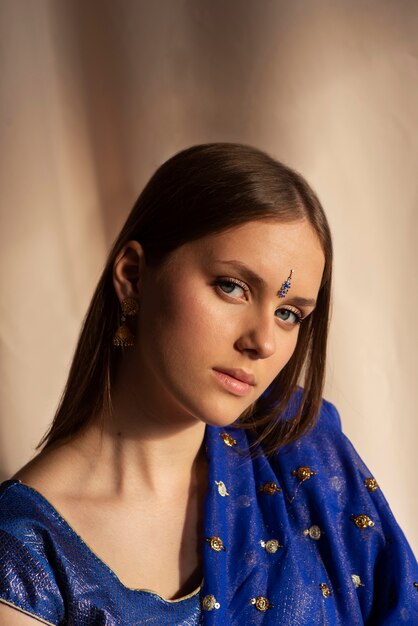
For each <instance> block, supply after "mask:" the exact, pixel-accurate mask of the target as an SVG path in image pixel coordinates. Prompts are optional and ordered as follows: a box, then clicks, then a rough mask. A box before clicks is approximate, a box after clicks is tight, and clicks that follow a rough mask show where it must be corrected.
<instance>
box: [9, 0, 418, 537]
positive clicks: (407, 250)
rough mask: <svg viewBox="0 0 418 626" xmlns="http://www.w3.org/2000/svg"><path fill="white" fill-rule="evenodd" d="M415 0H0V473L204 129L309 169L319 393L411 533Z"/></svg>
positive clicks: (45, 407)
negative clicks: (321, 211)
mask: <svg viewBox="0 0 418 626" xmlns="http://www.w3.org/2000/svg"><path fill="white" fill-rule="evenodd" d="M417 32H418V4H417V3H416V2H415V1H414V0H399V1H398V0H368V1H367V2H352V1H350V0H346V1H345V2H344V1H340V2H335V1H334V0H315V2H311V1H309V0H298V2H289V1H288V0H275V1H268V0H265V1H263V2H260V1H259V0H228V2H225V1H224V0H211V1H210V2H208V1H206V0H193V1H192V0H175V1H173V0H156V1H155V2H149V1H147V0H120V1H118V2H115V1H114V0H88V2H86V1H85V0H36V1H34V0H33V1H28V0H1V2H0V41H1V54H0V90H1V94H0V97H1V105H0V132H1V151H0V261H1V262H0V292H1V297H0V302H1V308H0V370H1V376H0V416H1V417H0V477H1V479H2V480H3V479H6V478H7V477H9V476H10V475H12V474H13V473H14V472H15V471H16V470H17V469H18V468H19V467H20V466H22V465H23V464H24V463H26V462H27V460H28V459H29V458H30V456H31V455H32V454H33V451H34V446H35V445H36V443H37V442H38V441H39V439H40V438H41V436H42V434H43V433H44V432H45V430H46V428H47V426H48V424H49V422H50V420H51V418H52V416H53V413H54V410H55V408H56V406H57V402H58V399H59V396H60V394H61V391H62V389H63V387H64V383H65V379H66V375H67V372H68V367H69V363H70V360H71V355H72V352H73V349H74V345H75V342H76V339H77V336H78V333H79V329H80V325H81V322H82V319H83V317H84V315H85V311H86V309H87V306H88V302H89V299H90V297H91V295H92V293H93V290H94V287H95V285H96V282H97V280H98V277H99V274H100V271H101V268H102V266H103V263H104V260H105V255H106V250H107V249H108V248H109V246H110V244H111V241H112V240H113V239H114V237H115V235H116V233H117V232H118V230H119V228H120V226H121V225H122V223H123V221H124V220H125V218H126V216H127V214H128V211H129V210H130V207H131V206H132V204H133V202H134V200H135V198H136V196H137V195H138V194H139V192H140V190H141V189H142V188H143V186H144V184H145V183H146V181H147V179H148V178H149V176H150V175H151V174H152V173H153V171H154V170H155V168H156V167H157V166H158V165H159V164H160V163H162V162H163V161H164V160H165V159H166V158H168V157H169V156H171V155H172V154H173V153H174V152H176V151H178V150H180V149H182V148H185V147H186V146H189V145H191V144H194V143H200V142H205V141H238V142H244V143H249V144H253V145H255V146H257V147H260V148H261V149H264V150H266V151H268V152H270V153H271V154H272V155H273V156H275V157H277V158H279V159H282V160H283V161H285V162H286V163H288V164H289V165H291V166H293V167H295V168H296V169H298V170H300V171H301V172H302V173H303V174H304V175H305V176H306V177H307V179H308V180H309V181H310V183H311V184H312V185H313V187H314V188H315V189H316V191H317V192H318V195H319V197H320V199H321V201H322V203H323V205H324V207H325V210H326V213H327V215H328V217H329V220H330V223H331V227H332V231H333V235H334V242H335V255H336V264H335V281H334V284H335V288H334V306H333V320H332V326H331V342H330V350H329V364H328V382H327V388H326V395H327V397H329V398H330V399H332V400H333V401H334V402H335V403H336V405H337V406H338V407H339V408H340V409H341V411H342V412H343V414H344V423H345V429H346V431H347V433H348V434H349V436H350V438H351V439H352V440H353V442H354V443H355V445H356V447H357V449H358V450H359V452H360V453H361V455H362V456H363V457H364V458H365V459H366V460H367V462H368V463H370V464H371V465H372V466H373V467H374V468H375V471H376V473H377V475H378V477H379V482H380V483H381V484H382V486H383V488H384V491H385V493H386V494H387V497H388V500H389V502H390V504H391V506H392V507H393V510H394V511H395V512H396V515H397V517H398V519H399V520H400V522H401V524H402V527H404V528H405V531H406V534H407V536H408V537H410V540H411V542H413V543H414V544H415V549H418V536H417V530H416V523H415V520H416V518H417V515H418V510H417V506H418V501H417V499H416V498H412V497H411V494H413V493H415V492H416V467H415V456H416V454H415V448H416V441H417V427H418V421H417V420H416V405H417V398H416V393H417V385H416V381H415V379H416V372H417V355H418V350H417V349H416V343H417V327H416V324H415V322H414V320H415V314H416V310H417V306H418V299H417V298H418V295H417V289H416V285H417V281H416V267H417V254H418V247H417V245H416V241H417V234H418V225H417V216H418V213H417V197H418V179H417V176H416V164H417V161H418V133H417V131H416V129H417V112H418V87H417V85H418V81H417V75H418V61H417V59H418V50H417V36H416V34H417Z"/></svg>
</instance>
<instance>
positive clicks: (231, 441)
mask: <svg viewBox="0 0 418 626" xmlns="http://www.w3.org/2000/svg"><path fill="white" fill-rule="evenodd" d="M219 435H220V437H222V441H223V442H224V444H225V445H227V446H229V447H230V448H232V446H236V445H237V442H236V440H235V439H234V438H233V437H231V435H228V433H219Z"/></svg>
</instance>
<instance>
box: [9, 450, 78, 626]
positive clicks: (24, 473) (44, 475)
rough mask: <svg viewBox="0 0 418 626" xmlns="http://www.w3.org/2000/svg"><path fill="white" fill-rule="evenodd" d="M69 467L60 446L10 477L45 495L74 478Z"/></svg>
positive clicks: (68, 459)
mask: <svg viewBox="0 0 418 626" xmlns="http://www.w3.org/2000/svg"><path fill="white" fill-rule="evenodd" d="M71 467H73V468H74V465H73V466H72V460H71V453H70V450H69V449H68V448H67V447H66V446H62V447H60V448H57V449H55V450H47V451H43V452H40V453H39V454H37V455H36V456H35V457H34V458H33V459H31V460H30V461H29V462H28V463H26V465H24V466H23V467H21V468H20V469H19V470H18V471H17V472H16V473H15V474H14V475H13V476H12V477H11V478H12V479H15V480H21V481H22V483H25V484H26V485H29V487H33V488H34V489H37V490H38V491H40V492H41V493H44V494H45V495H47V494H52V493H57V492H58V493H59V492H60V491H61V490H62V489H63V488H65V485H66V483H67V482H69V481H70V480H71V477H73V478H74V474H73V472H72V471H71ZM0 626H1V624H0Z"/></svg>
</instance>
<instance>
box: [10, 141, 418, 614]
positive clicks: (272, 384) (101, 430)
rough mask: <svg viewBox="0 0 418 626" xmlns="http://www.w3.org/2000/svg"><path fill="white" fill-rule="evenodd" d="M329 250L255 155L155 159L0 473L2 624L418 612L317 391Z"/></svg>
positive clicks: (303, 197) (205, 151)
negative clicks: (27, 440) (38, 427)
mask: <svg viewBox="0 0 418 626" xmlns="http://www.w3.org/2000/svg"><path fill="white" fill-rule="evenodd" d="M331 265H332V245H331V237H330V232H329V227H328V224H327V221H326V218H325V216H324V213H323V210H322V208H321V205H320V203H319V201H318V199H317V197H316V195H315V194H314V192H313V191H312V190H311V188H310V187H309V186H308V184H307V183H306V181H305V180H304V179H303V178H302V177H301V176H300V175H298V174H297V173H295V172H294V171H292V170H291V169H289V168H287V167H285V166H284V165H282V164H280V163H278V162H276V161H274V160H273V159H271V158H270V157H269V156H267V155H266V154H264V153H262V152H260V151H258V150H255V149H253V148H250V147H248V146H242V145H236V144H208V145H201V146H195V147H193V148H190V149H188V150H185V151H183V152H181V153H179V154H177V155H176V156H174V157H173V158H171V159H170V160H169V161H167V162H166V163H165V164H163V165H162V166H161V167H160V168H159V169H158V170H157V172H156V173H155V174H154V176H153V177H152V178H151V180H150V182H149V183H148V185H147V186H146V188H145V189H144V191H143V192H142V194H141V196H140V197H139V199H138V201H137V203H136V204H135V206H134V208H133V210H132V212H131V214H130V215H129V217H128V220H127V222H126V224H125V226H124V227H123V229H122V232H121V233H120V235H119V237H118V239H117V241H116V243H115V244H114V247H113V250H112V251H111V253H110V255H109V259H108V262H107V264H106V267H105V269H104V272H103V274H102V277H101V279H100V281H99V284H98V286H97V289H96V292H95V294H94V296H93V299H92V302H91V305H90V308H89V311H88V313H87V316H86V319H85V322H84V326H83V330H82V333H81V336H80V339H79V342H78V346H77V349H76V353H75V356H74V360H73V363H72V367H71V370H70V374H69V378H68V382H67V386H66V389H65V391H64V394H63V397H62V399H61V403H60V406H59V408H58V410H57V413H56V416H55V419H54V421H53V423H52V425H51V427H50V429H49V431H48V433H47V434H46V435H45V436H44V438H43V440H42V441H41V443H40V444H39V446H38V447H41V446H43V447H42V450H41V452H40V453H39V454H38V455H37V456H36V457H35V458H34V459H33V460H32V461H31V462H30V463H28V464H27V465H26V466H25V467H23V468H22V469H21V470H20V471H19V472H18V473H17V474H16V475H15V476H14V477H13V478H11V479H10V480H8V481H6V482H5V483H3V484H2V486H1V495H0V537H1V540H0V572H1V573H0V581H1V582H0V599H1V600H2V602H1V603H0V624H10V625H22V626H25V625H26V626H31V625H32V624H33V623H34V621H35V620H39V621H41V622H43V623H46V624H54V625H58V624H71V625H74V626H79V625H84V624H94V625H96V624H97V625H99V624H100V625H102V624H106V625H112V626H114V625H118V624H129V625H140V624H158V625H159V626H161V625H163V624H177V625H186V624H187V625H190V624H201V623H203V624H219V625H225V626H226V625H228V626H229V625H235V624H263V625H270V624H284V625H287V624H361V623H368V624H375V623H376V624H377V623H379V624H380V623H385V624H398V623H405V624H412V623H416V621H415V619H416V597H417V590H416V589H415V587H414V581H415V580H417V579H416V578H415V579H414V577H413V573H412V572H413V567H414V559H413V556H412V553H411V551H410V548H409V546H408V544H407V542H406V540H405V538H404V536H403V534H402V532H401V531H400V529H399V527H398V526H397V524H396V522H395V521H394V520H393V517H392V514H391V512H390V509H389V507H388V506H387V503H386V501H385V499H384V497H383V496H382V494H381V493H380V491H379V489H378V485H377V483H376V481H375V480H374V479H373V478H372V477H371V476H370V474H369V472H368V471H367V469H366V468H365V466H364V465H363V464H362V462H361V460H360V459H359V457H358V456H357V454H356V453H355V452H354V450H353V449H352V447H351V444H350V443H349V442H348V441H347V440H346V438H345V437H344V435H343V434H342V432H341V427H340V422H339V417H338V414H337V412H336V410H335V409H334V407H333V406H332V405H330V404H329V403H328V402H326V401H324V400H321V393H322V388H323V379H324V370H325V351H326V339H327V327H328V315H329V303H330V289H331ZM299 382H300V383H301V384H302V386H301V387H299V386H298V383H299ZM414 607H415V608H414ZM16 609H18V610H16Z"/></svg>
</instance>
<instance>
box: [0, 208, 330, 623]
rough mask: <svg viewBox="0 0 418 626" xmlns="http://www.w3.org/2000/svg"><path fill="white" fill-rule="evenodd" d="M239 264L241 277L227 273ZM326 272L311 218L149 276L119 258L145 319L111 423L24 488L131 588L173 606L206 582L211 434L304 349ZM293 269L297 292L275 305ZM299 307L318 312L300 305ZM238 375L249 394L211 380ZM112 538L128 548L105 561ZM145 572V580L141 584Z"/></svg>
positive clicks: (118, 274)
mask: <svg viewBox="0 0 418 626" xmlns="http://www.w3.org/2000/svg"><path fill="white" fill-rule="evenodd" d="M232 260H233V261H234V262H239V263H240V264H241V265H240V267H237V266H232V265H231V264H230V263H226V262H230V261H232ZM243 267H245V268H248V269H249V270H251V271H252V272H253V273H255V274H257V275H258V276H259V277H260V278H261V279H262V281H263V284H262V285H258V284H257V283H256V282H255V281H254V279H253V277H251V278H249V277H248V276H247V275H246V272H245V269H243ZM323 269H324V255H323V252H322V249H321V246H320V242H319V240H318V237H317V235H316V233H315V232H314V230H313V229H312V227H311V226H310V224H309V223H308V222H307V221H306V220H302V221H296V222H291V223H280V222H277V221H274V220H271V219H268V220H267V219H265V220H262V221H255V222H248V223H246V224H244V225H241V226H239V227H235V228H233V229H231V230H229V231H225V232H223V233H220V234H216V235H209V236H207V237H204V238H201V239H199V240H196V241H193V242H189V243H187V244H185V245H183V246H181V247H180V248H178V249H176V250H175V251H174V252H173V253H172V254H171V255H170V256H169V258H168V260H167V261H166V262H164V263H163V264H162V265H161V266H159V267H150V266H148V265H147V262H146V258H145V255H144V251H143V249H142V247H141V245H140V244H139V243H138V242H136V241H131V242H129V243H128V244H127V245H126V246H125V247H124V248H123V249H122V250H121V252H120V254H119V256H118V258H117V260H116V262H115V266H114V272H113V281H114V287H115V291H116V293H117V296H118V298H119V300H120V301H122V300H123V299H124V298H125V297H127V296H130V297H134V298H136V299H137V300H138V302H139V314H138V316H137V318H136V329H135V330H136V342H135V346H134V347H133V348H131V349H127V350H125V351H124V353H123V358H122V360H121V364H120V369H119V372H118V377H117V380H116V384H115V387H114V390H113V396H112V398H113V413H112V415H104V416H103V428H101V426H100V423H99V420H98V419H96V420H94V421H93V423H92V424H91V425H90V426H89V427H88V428H87V429H86V430H85V431H83V432H82V433H80V434H79V435H78V436H77V437H76V438H75V439H74V440H73V441H71V442H70V443H68V444H65V445H64V446H61V447H60V448H58V449H56V450H51V451H47V452H46V453H40V455H38V456H37V457H35V459H34V460H33V461H31V462H30V463H29V464H28V465H27V466H25V467H24V468H22V470H20V472H18V473H17V474H16V475H15V476H16V477H17V478H20V479H21V480H22V481H23V482H25V483H27V484H29V485H32V486H33V487H35V488H36V489H38V490H39V491H40V492H41V493H43V494H44V495H45V496H46V497H48V499H49V500H50V501H51V502H52V503H53V504H54V505H55V506H56V508H58V510H60V511H61V512H63V513H64V516H65V517H66V518H67V520H69V521H70V523H71V524H72V525H73V527H75V528H76V530H77V532H78V533H79V534H80V535H81V536H82V537H83V538H84V539H85V540H87V543H88V544H89V545H92V546H93V548H94V551H95V552H96V553H97V554H99V555H100V556H102V555H103V554H105V556H106V557H107V558H103V560H105V561H106V562H107V563H108V564H109V565H110V566H111V567H112V568H113V569H114V571H116V573H118V574H119V576H120V577H121V579H122V580H123V582H124V583H125V584H126V585H127V586H132V587H136V588H138V586H139V584H140V585H141V586H142V587H145V588H148V589H149V588H151V589H155V590H156V591H157V592H158V593H161V595H163V596H164V597H167V598H169V597H171V598H173V597H178V596H179V595H181V593H180V592H181V591H182V589H183V590H185V592H186V593H187V592H190V590H191V588H194V587H193V585H195V584H196V582H197V584H199V582H200V580H201V562H200V558H201V557H200V530H201V524H202V516H203V501H204V499H203V498H204V493H205V490H206V472H207V467H206V459H205V455H204V453H203V450H202V441H203V437H204V430H205V425H206V424H212V425H215V426H219V427H225V426H227V425H229V424H231V423H233V422H234V421H235V420H236V419H237V418H238V417H239V415H240V414H241V413H242V412H243V411H244V410H245V409H246V408H247V407H248V406H249V405H250V404H251V403H253V402H254V401H255V400H256V398H257V397H259V396H260V395H261V394H262V393H263V391H264V390H265V389H266V388H267V387H268V385H269V384H270V383H271V381H272V380H273V379H274V378H275V377H276V376H277V374H278V373H279V372H280V370H281V369H282V368H283V367H284V366H285V364H286V363H287V362H288V360H289V359H290V357H291V355H292V353H293V351H294V348H295V345H296V342H297V338H298V333H299V328H300V325H299V324H298V323H297V322H296V319H297V317H298V316H300V317H306V316H308V315H309V314H310V313H311V312H312V310H313V308H314V305H315V300H316V298H317V294H318V290H319V287H320V283H321V278H322V273H323ZM290 270H293V276H292V285H291V288H290V290H289V292H288V294H287V296H286V297H285V298H279V297H278V295H277V293H278V291H279V289H280V287H281V285H282V283H283V282H284V281H285V280H286V279H287V277H288V276H289V273H290ZM231 281H236V284H232V283H231ZM298 298H299V299H300V298H304V299H305V300H312V301H313V302H312V303H310V304H306V303H304V304H302V305H301V304H300V303H299V301H298ZM302 323H303V321H302ZM231 368H240V369H242V370H244V371H245V372H247V373H249V374H252V375H253V376H254V378H255V384H254V385H252V386H251V390H250V393H249V394H248V395H245V396H239V395H236V394H235V393H233V392H231V390H230V389H229V388H226V387H225V386H224V385H223V384H221V383H220V382H219V380H218V377H217V376H216V374H215V371H214V370H216V369H218V370H225V369H231ZM144 507H145V510H147V516H144V514H143V511H144ZM167 515H170V529H169V530H167V525H166V523H165V522H166V519H167ZM93 519H94V520H95V522H94V524H93V522H92V520H93ZM99 528H100V533H101V534H100V533H99V531H98V529H99ZM106 529H107V531H106ZM115 529H122V531H123V533H122V534H123V536H126V537H127V539H126V542H125V544H123V545H120V546H118V550H115V553H114V554H113V553H111V552H109V553H106V550H111V548H110V547H109V546H112V541H113V539H112V538H113V537H114V533H115ZM138 529H140V532H141V536H145V537H147V536H148V534H149V535H150V536H155V534H157V535H158V536H159V537H164V539H162V541H165V540H166V541H167V544H166V546H164V549H165V553H166V555H167V559H166V563H167V568H166V571H167V576H166V578H164V574H163V575H162V574H161V571H159V572H158V573H156V574H155V577H153V574H152V572H153V565H152V564H153V563H155V548H154V547H153V543H152V542H144V543H143V544H142V546H141V551H140V552H138V554H137V558H135V552H134V551H135V549H136V550H138V548H135V541H134V540H135V539H137V537H138V532H139V531H138ZM106 532H107V533H108V534H106ZM170 533H171V535H170ZM129 537H132V538H133V540H132V544H131V543H130V542H129V541H130V540H129V539H128V538H129ZM186 538H187V539H186ZM121 541H122V539H121ZM137 543H138V542H137V541H136V544H137ZM148 544H149V545H150V548H149V550H150V551H149V554H147V553H146V549H145V547H144V546H145V545H148ZM179 544H180V554H179V548H178V546H179ZM173 546H174V547H173ZM162 549H163V548H161V550H162ZM130 557H131V558H132V560H133V561H136V562H135V563H133V564H132V566H131V565H130V561H129V559H130ZM138 559H140V561H138ZM170 559H171V561H170ZM138 562H140V563H141V565H142V566H143V568H144V571H146V572H148V574H147V575H148V578H147V579H145V580H142V579H141V580H140V581H138V578H137V577H138V567H137V563H138ZM170 562H172V566H171V567H170V565H169V563H170ZM154 570H155V566H154ZM175 574H176V575H175ZM148 581H150V582H148ZM153 585H154V586H153ZM157 586H158V588H156V587H157ZM176 592H179V593H176ZM2 610H4V608H3V607H2V606H1V605H0V618H1V611H2ZM6 610H7V609H6ZM9 612H10V610H9ZM11 612H12V613H16V612H15V611H13V610H12V611H11ZM20 617H21V616H19V618H20ZM24 619H26V618H24ZM27 619H28V620H29V622H30V623H32V621H33V620H32V619H31V618H27ZM1 623H2V622H1V621H0V624H1ZM7 623H10V624H12V623H14V622H12V621H10V622H7ZM16 623H20V622H16Z"/></svg>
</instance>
